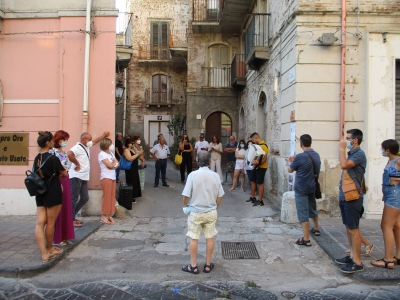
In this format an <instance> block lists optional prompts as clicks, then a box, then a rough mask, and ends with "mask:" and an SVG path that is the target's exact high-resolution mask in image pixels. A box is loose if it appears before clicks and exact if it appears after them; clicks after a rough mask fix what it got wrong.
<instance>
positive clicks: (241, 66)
mask: <svg viewBox="0 0 400 300" xmlns="http://www.w3.org/2000/svg"><path fill="white" fill-rule="evenodd" d="M231 70H232V78H231V82H232V83H233V82H234V81H235V80H236V79H237V78H242V77H246V63H245V59H244V54H236V55H235V57H234V58H233V60H232V64H231Z"/></svg>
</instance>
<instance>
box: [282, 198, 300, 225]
mask: <svg viewBox="0 0 400 300" xmlns="http://www.w3.org/2000/svg"><path fill="white" fill-rule="evenodd" d="M281 221H282V222H284V223H298V222H299V219H298V218H297V211H296V202H295V200H294V192H293V191H289V192H286V193H284V194H283V197H282V206H281Z"/></svg>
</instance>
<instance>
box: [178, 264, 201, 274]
mask: <svg viewBox="0 0 400 300" xmlns="http://www.w3.org/2000/svg"><path fill="white" fill-rule="evenodd" d="M182 271H183V272H188V273H192V274H196V275H197V274H200V271H199V268H198V267H197V266H195V267H192V265H191V264H190V265H186V266H184V267H182Z"/></svg>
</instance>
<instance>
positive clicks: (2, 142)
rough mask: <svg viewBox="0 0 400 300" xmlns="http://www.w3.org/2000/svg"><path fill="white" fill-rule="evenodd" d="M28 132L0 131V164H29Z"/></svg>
mask: <svg viewBox="0 0 400 300" xmlns="http://www.w3.org/2000/svg"><path fill="white" fill-rule="evenodd" d="M28 146H29V133H19V132H0V165H27V164H29V150H28Z"/></svg>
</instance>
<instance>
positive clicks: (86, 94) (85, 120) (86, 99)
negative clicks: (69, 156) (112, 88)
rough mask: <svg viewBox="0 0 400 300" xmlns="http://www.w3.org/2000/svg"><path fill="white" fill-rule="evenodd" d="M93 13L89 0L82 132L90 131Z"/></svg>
mask: <svg viewBox="0 0 400 300" xmlns="http://www.w3.org/2000/svg"><path fill="white" fill-rule="evenodd" d="M91 15H92V0H87V7H86V29H85V34H86V40H85V66H84V75H83V111H82V116H83V122H82V127H83V128H82V129H83V130H82V132H87V131H88V123H89V119H88V118H89V71H90V70H89V67H90V64H89V62H90V23H91Z"/></svg>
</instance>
